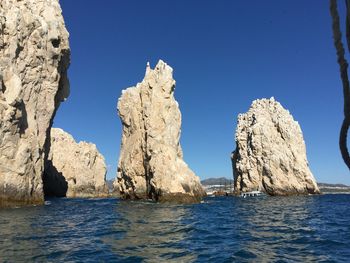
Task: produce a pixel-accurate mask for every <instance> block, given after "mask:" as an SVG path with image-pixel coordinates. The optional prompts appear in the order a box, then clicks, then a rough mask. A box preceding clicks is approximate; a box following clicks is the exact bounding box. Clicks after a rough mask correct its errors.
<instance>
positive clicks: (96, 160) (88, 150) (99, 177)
mask: <svg viewBox="0 0 350 263" xmlns="http://www.w3.org/2000/svg"><path fill="white" fill-rule="evenodd" d="M106 172H107V168H106V164H105V160H104V157H103V156H102V155H101V154H100V153H99V151H98V150H97V148H96V145H95V144H92V143H87V142H79V143H77V142H75V140H74V138H73V137H72V136H71V135H70V134H68V133H67V132H65V131H63V130H61V129H57V128H52V129H51V147H50V153H49V156H48V160H47V164H46V169H45V177H44V181H45V194H46V195H48V196H58V197H62V196H66V197H105V196H107V195H108V187H107V184H106Z"/></svg>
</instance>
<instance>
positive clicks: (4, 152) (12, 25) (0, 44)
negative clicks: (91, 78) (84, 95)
mask: <svg viewBox="0 0 350 263" xmlns="http://www.w3.org/2000/svg"><path fill="white" fill-rule="evenodd" d="M68 36H69V35H68V32H67V30H66V28H65V25H64V21H63V17H62V14H61V8H60V6H59V3H58V0H45V1H37V0H22V1H18V0H1V1H0V206H9V205H21V204H35V203H36V204H38V203H43V201H44V195H43V181H42V174H43V169H44V159H45V156H46V154H47V150H46V147H45V143H46V142H47V139H48V133H49V131H50V127H51V123H52V119H53V117H54V115H55V111H56V110H57V108H58V106H59V104H60V102H61V101H63V100H65V99H66V98H67V97H68V95H69V83H68V79H67V68H68V66H69V59H70V50H69V44H68Z"/></svg>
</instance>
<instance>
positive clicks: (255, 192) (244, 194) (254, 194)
mask: <svg viewBox="0 0 350 263" xmlns="http://www.w3.org/2000/svg"><path fill="white" fill-rule="evenodd" d="M262 194H263V193H262V192H260V191H251V192H244V193H241V197H243V198H246V197H247V196H260V195H262Z"/></svg>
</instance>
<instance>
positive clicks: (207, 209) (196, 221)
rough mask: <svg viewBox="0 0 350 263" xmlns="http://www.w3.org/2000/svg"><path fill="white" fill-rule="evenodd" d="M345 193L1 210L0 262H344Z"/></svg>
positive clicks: (75, 202) (349, 241) (348, 220)
mask: <svg viewBox="0 0 350 263" xmlns="http://www.w3.org/2000/svg"><path fill="white" fill-rule="evenodd" d="M349 247H350V195H323V196H307V197H283V198H276V197H264V198H247V199H241V198H233V197H220V198H207V199H206V200H205V201H204V202H202V203H201V204H196V205H184V206H179V205H164V204H155V203H151V202H126V201H120V200H117V199H51V200H48V201H47V202H46V203H45V206H36V207H26V208H20V209H2V210H0V262H14V261H23V262H158V261H159V262H256V261H258V262H347V261H349V258H350V249H349Z"/></svg>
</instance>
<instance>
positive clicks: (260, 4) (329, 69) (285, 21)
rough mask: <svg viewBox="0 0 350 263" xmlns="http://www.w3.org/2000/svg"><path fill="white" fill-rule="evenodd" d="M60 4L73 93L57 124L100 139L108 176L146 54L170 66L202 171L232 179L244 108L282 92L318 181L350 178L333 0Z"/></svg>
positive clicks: (188, 151) (187, 146) (88, 0)
mask: <svg viewBox="0 0 350 263" xmlns="http://www.w3.org/2000/svg"><path fill="white" fill-rule="evenodd" d="M60 2H61V6H62V9H63V15H64V17H65V21H66V25H67V28H68V30H69V32H70V45H71V51H72V56H71V67H70V70H69V77H70V82H71V95H70V97H69V98H68V100H67V101H66V102H65V103H62V104H61V107H60V109H59V110H58V112H57V115H56V118H55V122H54V126H55V127H60V128H63V129H64V130H66V131H68V132H69V133H71V134H72V135H73V136H74V137H75V139H76V140H85V141H90V142H94V143H95V144H96V145H97V147H98V149H99V150H100V151H101V152H102V154H103V155H104V156H105V158H106V162H107V164H108V167H109V169H108V175H107V177H108V178H114V177H115V173H116V166H117V161H118V157H119V149H120V139H121V123H120V120H119V117H118V115H117V110H116V104H117V100H118V97H119V96H120V95H121V91H122V89H125V88H127V87H130V86H134V85H135V84H136V83H137V82H140V81H141V80H142V78H143V76H144V72H145V67H146V62H147V61H150V63H151V66H152V67H153V66H154V65H155V64H156V62H157V61H158V59H163V60H164V61H166V62H167V63H168V64H169V65H170V66H172V67H173V68H174V77H175V79H176V82H177V86H176V90H175V97H176V99H177V101H178V102H179V104H180V109H181V112H182V116H183V123H182V136H181V143H182V147H183V151H184V157H185V161H186V162H187V163H188V164H189V166H190V167H191V168H192V169H193V170H194V171H195V172H196V174H197V175H199V176H200V177H201V178H202V179H204V178H208V177H220V176H225V177H232V169H231V161H230V153H231V151H232V150H234V148H235V143H234V131H235V128H236V121H237V115H238V113H241V112H246V111H247V110H248V108H249V106H250V104H251V102H252V101H253V100H254V99H257V98H263V97H268V98H269V97H271V96H274V97H275V98H276V99H277V100H278V101H280V102H281V103H282V105H283V106H284V107H285V108H287V109H289V110H290V111H291V113H292V114H293V116H294V118H295V119H296V120H297V121H299V123H300V125H301V128H302V130H303V132H304V138H305V141H306V146H307V153H308V159H309V162H310V166H311V169H312V171H313V173H314V175H315V177H316V179H317V180H318V181H321V182H334V183H335V182H341V183H347V184H350V173H349V171H348V170H347V168H346V167H345V165H344V164H343V162H342V159H341V156H340V153H339V149H338V135H339V127H340V125H341V121H342V114H343V113H342V109H343V108H342V107H343V100H342V87H341V82H340V78H339V73H338V65H337V64H336V55H335V50H334V47H333V42H332V32H331V19H330V15H329V10H328V4H329V3H328V1H326V0H323V1H320V0H308V1H305V0H293V1H292V0H290V1H279V0H274V1H272V0H270V1H269V0H266V1H261V0H255V1H254V0H251V1H246V0H240V1H238V0H237V1H231V0H221V1H214V0H211V1H207V0H193V1H188V0H177V1H164V0H152V1H140V0H138V1H136V0H127V1H126V0H125V1H121V0H101V1H92V0H61V1H60ZM341 2H343V1H341ZM341 4H343V3H341ZM341 11H343V7H342V9H341Z"/></svg>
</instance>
